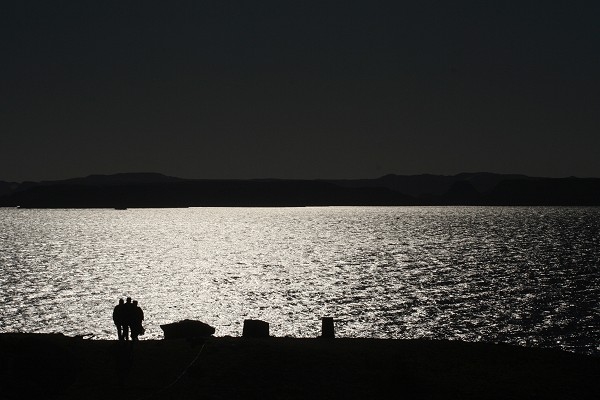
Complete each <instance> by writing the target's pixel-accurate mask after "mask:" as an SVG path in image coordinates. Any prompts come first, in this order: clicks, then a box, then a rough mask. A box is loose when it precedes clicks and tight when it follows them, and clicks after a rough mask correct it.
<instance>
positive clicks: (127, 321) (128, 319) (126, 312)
mask: <svg viewBox="0 0 600 400" xmlns="http://www.w3.org/2000/svg"><path fill="white" fill-rule="evenodd" d="M133 312H134V305H133V304H131V297H128V298H127V301H126V302H125V304H123V339H124V340H129V330H130V329H131V328H132V321H133Z"/></svg>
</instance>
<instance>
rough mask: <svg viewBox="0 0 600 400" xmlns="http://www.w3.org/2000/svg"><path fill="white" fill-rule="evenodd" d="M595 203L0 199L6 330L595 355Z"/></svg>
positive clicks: (599, 260) (599, 219)
mask: <svg viewBox="0 0 600 400" xmlns="http://www.w3.org/2000/svg"><path fill="white" fill-rule="evenodd" d="M599 283H600V209H599V208H560V207H557V208H552V207H315V208H189V209H130V210H124V211H118V210H109V209H105V210H21V209H0V301H1V303H0V332H13V331H23V332H63V333H65V334H68V335H77V334H88V333H89V334H94V335H95V336H94V338H103V339H106V338H116V331H115V328H114V325H113V323H112V308H113V307H114V305H115V304H116V303H117V300H118V299H119V298H120V297H126V296H131V297H133V298H134V299H137V300H138V301H139V303H140V306H141V307H142V308H143V309H144V312H145V316H146V320H145V327H146V329H147V333H146V336H144V338H148V337H149V338H161V337H162V330H161V329H160V327H159V325H160V324H164V323H169V322H173V321H177V320H180V319H185V318H189V319H199V320H201V321H204V322H206V323H208V324H210V325H212V326H214V327H215V328H216V335H217V336H225V335H231V336H240V335H241V332H242V326H243V321H244V319H247V318H257V319H262V320H265V321H267V322H269V323H270V327H271V334H272V335H274V336H293V337H314V336H318V335H319V334H320V329H321V325H320V318H321V317H323V316H333V317H335V319H336V335H337V336H339V337H377V338H436V339H439V338H445V339H462V340H468V341H489V342H505V343H513V344H520V345H527V346H541V347H559V348H563V349H565V350H569V351H575V352H579V353H587V354H600V350H599V348H598V346H599V345H600V304H599V295H600V285H599Z"/></svg>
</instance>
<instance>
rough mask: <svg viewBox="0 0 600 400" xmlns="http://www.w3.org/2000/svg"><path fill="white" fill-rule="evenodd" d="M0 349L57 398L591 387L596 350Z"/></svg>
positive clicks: (57, 344)
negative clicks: (581, 352) (586, 352)
mask: <svg viewBox="0 0 600 400" xmlns="http://www.w3.org/2000/svg"><path fill="white" fill-rule="evenodd" d="M0 351H1V352H2V354H3V360H4V361H5V362H4V363H3V364H0V365H2V366H3V367H2V368H3V369H2V370H0V373H1V375H0V376H2V377H3V379H5V380H6V382H2V383H3V387H7V388H8V393H16V394H19V395H23V394H31V395H38V394H41V393H44V394H46V395H52V394H54V395H55V396H57V397H58V398H60V399H76V398H87V399H96V398H98V399H100V398H109V397H110V396H119V397H123V396H125V397H127V398H144V397H145V396H148V398H157V399H162V398H165V399H171V398H172V399H187V398H208V399H216V398H264V399H275V398H340V399H364V398H382V397H386V396H389V395H393V396H394V397H398V398H401V397H406V398H412V399H414V398H418V399H420V398H423V399H425V398H427V399H458V398H472V399H501V398H513V399H529V398H544V399H562V398H578V399H596V398H598V396H600V387H599V386H598V385H597V378H598V376H600V357H593V356H585V355H577V354H572V353H567V352H563V351H559V350H544V349H532V348H523V347H517V346H511V345H498V344H485V343H465V342H461V341H445V340H442V341H439V340H396V339H338V338H336V339H330V340H326V339H295V338H274V337H273V338H266V339H244V338H232V337H215V338H209V339H206V340H197V341H191V342H190V341H186V340H142V341H140V342H138V343H135V344H133V345H131V343H123V342H118V341H116V340H114V341H113V340H85V339H81V338H73V337H67V336H63V335H61V334H22V333H21V334H19V333H4V334H0ZM38 391H39V393H38ZM365 396H367V397H365ZM46 397H47V396H46Z"/></svg>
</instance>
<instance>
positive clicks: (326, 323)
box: [321, 317, 335, 339]
mask: <svg viewBox="0 0 600 400" xmlns="http://www.w3.org/2000/svg"><path fill="white" fill-rule="evenodd" d="M321 321H322V327H321V337H322V338H323V339H333V338H334V337H335V331H334V329H333V317H323V318H321Z"/></svg>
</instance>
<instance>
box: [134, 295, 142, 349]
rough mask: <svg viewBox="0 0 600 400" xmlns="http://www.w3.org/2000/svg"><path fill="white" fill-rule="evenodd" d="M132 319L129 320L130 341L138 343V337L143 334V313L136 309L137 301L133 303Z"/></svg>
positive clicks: (138, 308)
mask: <svg viewBox="0 0 600 400" xmlns="http://www.w3.org/2000/svg"><path fill="white" fill-rule="evenodd" d="M132 305H133V307H132V313H131V315H132V318H131V340H133V341H136V342H137V341H138V336H139V335H143V334H144V327H143V326H142V321H143V320H144V311H143V310H142V309H141V307H138V302H137V300H134V301H133V304H132Z"/></svg>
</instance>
